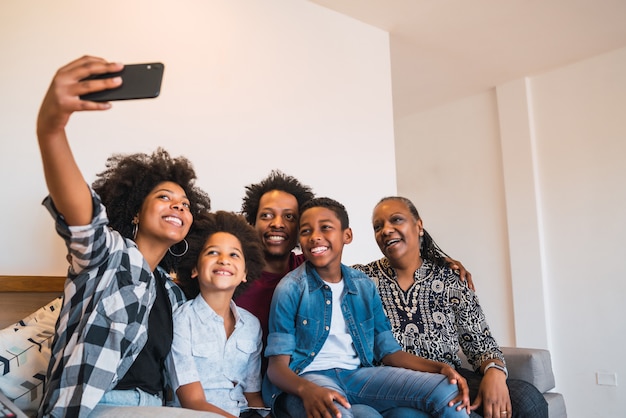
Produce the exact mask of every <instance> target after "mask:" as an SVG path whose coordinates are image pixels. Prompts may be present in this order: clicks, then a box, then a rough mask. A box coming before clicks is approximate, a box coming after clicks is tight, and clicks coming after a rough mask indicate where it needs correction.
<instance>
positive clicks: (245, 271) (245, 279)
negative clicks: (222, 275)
mask: <svg viewBox="0 0 626 418" xmlns="http://www.w3.org/2000/svg"><path fill="white" fill-rule="evenodd" d="M247 281H248V269H246V270H244V276H243V279H241V283H246V282H247Z"/></svg>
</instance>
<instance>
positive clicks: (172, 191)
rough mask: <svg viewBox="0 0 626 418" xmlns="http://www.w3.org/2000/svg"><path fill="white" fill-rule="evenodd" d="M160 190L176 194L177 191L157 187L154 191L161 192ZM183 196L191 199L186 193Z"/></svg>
mask: <svg viewBox="0 0 626 418" xmlns="http://www.w3.org/2000/svg"><path fill="white" fill-rule="evenodd" d="M159 192H167V193H170V194H176V192H174V190H170V189H156V190H155V191H154V193H159ZM183 198H185V199H187V200H189V198H188V197H187V194H186V193H183Z"/></svg>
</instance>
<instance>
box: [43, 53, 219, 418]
mask: <svg viewBox="0 0 626 418" xmlns="http://www.w3.org/2000/svg"><path fill="white" fill-rule="evenodd" d="M122 67H123V66H122V65H121V64H114V63H109V62H106V61H105V60H103V59H101V58H95V57H89V56H85V57H82V58H80V59H77V60H75V61H73V62H71V63H69V64H68V65H66V66H64V67H63V68H61V69H60V70H58V72H57V73H56V75H55V77H54V79H53V80H52V83H51V85H50V88H49V90H48V92H47V94H46V96H45V98H44V100H43V103H42V105H41V109H40V111H39V116H38V119H37V137H38V140H39V148H40V151H41V157H42V161H43V168H44V173H45V178H46V183H47V186H48V191H49V193H50V194H49V196H48V197H47V198H46V199H45V201H44V205H45V206H46V208H47V209H48V210H49V211H50V213H51V214H52V216H53V217H54V218H55V220H56V229H57V232H58V233H59V235H60V236H61V237H62V238H63V239H64V240H65V243H66V246H67V248H68V261H69V262H70V267H69V270H68V276H67V281H66V284H65V290H64V300H63V308H62V310H61V313H60V317H59V321H58V323H57V327H56V336H55V338H54V341H53V343H52V356H51V359H50V365H49V368H48V377H47V383H46V387H45V394H44V399H43V402H42V404H41V407H40V411H39V415H40V416H55V417H61V416H74V417H86V416H87V415H89V414H90V413H91V412H92V411H93V410H94V409H95V408H96V406H97V405H100V406H99V408H100V409H101V410H102V409H106V408H107V405H115V406H133V405H134V406H139V405H147V406H160V405H162V404H163V401H162V399H163V389H164V386H165V381H164V377H163V376H164V373H163V371H164V361H165V358H166V356H167V355H168V353H169V350H170V346H171V341H172V336H173V331H172V327H173V325H172V312H173V310H175V309H176V308H177V307H178V306H179V305H180V304H182V303H183V302H184V295H183V293H182V291H181V290H180V288H178V287H177V286H176V285H175V284H174V282H173V281H172V280H171V278H170V276H169V275H168V271H167V270H170V269H171V268H172V267H173V266H174V264H175V260H176V258H177V256H180V255H182V254H183V253H184V252H185V249H186V246H187V244H186V242H185V236H186V235H187V232H188V231H189V228H190V226H191V224H192V222H193V218H194V216H196V215H197V214H199V213H201V212H205V211H207V210H208V209H209V204H210V202H209V198H208V196H207V195H206V194H205V193H204V192H202V191H201V190H200V189H198V188H197V187H195V186H194V181H195V173H194V170H193V168H192V166H191V164H190V162H189V161H188V160H186V159H185V158H177V159H173V158H171V157H170V156H169V154H168V153H167V152H165V151H164V150H158V151H156V152H155V153H154V154H152V155H146V154H135V155H128V156H121V155H116V156H113V157H111V158H110V159H109V160H108V161H107V168H106V170H105V171H104V172H102V173H100V174H99V175H98V178H97V180H96V181H95V183H94V184H93V187H89V186H88V185H87V184H86V182H85V179H84V178H83V175H82V174H81V172H80V170H79V168H78V165H77V164H76V162H75V160H74V157H73V155H72V152H71V149H70V146H69V143H68V140H67V137H66V134H65V126H66V125H67V122H68V120H69V118H70V116H71V115H72V113H73V112H75V111H81V110H106V109H109V108H110V104H108V103H96V102H90V101H84V100H81V99H80V98H79V96H80V95H82V94H85V93H90V92H94V91H99V90H104V89H106V88H112V87H116V86H119V85H120V83H121V80H120V79H119V78H113V79H103V80H91V81H84V80H83V79H84V78H85V77H88V76H90V75H94V74H102V73H108V72H115V71H119V70H121V68H122ZM163 266H165V267H166V269H164V268H163ZM92 416H94V415H92Z"/></svg>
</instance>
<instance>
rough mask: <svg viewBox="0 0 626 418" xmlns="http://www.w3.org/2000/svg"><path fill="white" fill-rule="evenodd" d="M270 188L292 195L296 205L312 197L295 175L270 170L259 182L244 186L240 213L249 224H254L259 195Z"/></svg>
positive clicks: (307, 188) (270, 189) (261, 195)
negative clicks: (244, 193) (244, 191)
mask: <svg viewBox="0 0 626 418" xmlns="http://www.w3.org/2000/svg"><path fill="white" fill-rule="evenodd" d="M272 190H279V191H282V192H285V193H289V194H290V195H292V196H294V197H295V198H296V201H297V202H298V207H300V206H302V204H303V203H304V202H306V201H307V200H310V199H312V198H313V197H314V194H313V192H312V191H311V188H310V187H309V186H305V185H304V184H302V183H300V182H299V181H298V180H297V179H296V178H295V177H292V176H288V175H286V174H285V173H283V172H281V171H279V170H272V172H270V174H269V175H268V176H267V177H266V178H264V179H263V180H261V182H259V183H255V184H250V185H248V186H246V195H245V197H244V198H243V204H242V205H241V213H242V214H243V216H245V218H246V220H247V221H248V223H249V224H250V225H255V224H256V217H257V214H258V213H259V203H260V201H261V197H263V195H264V194H265V193H267V192H271V191H272Z"/></svg>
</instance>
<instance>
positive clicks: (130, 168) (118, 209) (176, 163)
mask: <svg viewBox="0 0 626 418" xmlns="http://www.w3.org/2000/svg"><path fill="white" fill-rule="evenodd" d="M165 181H171V182H173V183H176V184H178V185H179V186H180V187H181V188H182V189H183V190H184V191H185V194H186V195H187V198H188V199H189V203H190V211H191V214H192V215H193V217H194V218H195V217H196V216H197V215H198V214H200V213H202V212H206V211H208V210H209V209H210V208H211V200H210V199H209V196H208V195H207V194H206V193H205V192H204V191H203V190H202V189H200V188H198V187H196V186H195V181H196V173H195V171H194V169H193V166H192V164H191V162H190V161H189V160H188V159H187V158H185V157H178V158H172V157H170V154H169V153H168V152H167V151H165V150H164V149H162V148H158V149H157V150H156V151H155V152H153V153H152V155H149V154H144V153H137V154H129V155H123V154H114V155H112V156H111V157H109V158H108V159H107V162H106V168H105V170H104V171H102V172H101V173H99V174H98V175H97V178H96V180H95V181H94V183H93V186H92V187H93V189H94V191H95V192H96V193H97V194H98V195H99V196H100V199H101V200H102V204H103V205H104V206H105V207H106V210H107V216H108V218H109V226H110V227H111V228H113V229H115V230H116V231H118V232H119V233H120V234H122V236H124V237H126V238H129V239H134V237H133V223H132V221H133V218H134V217H135V216H136V215H137V213H138V212H139V210H140V209H141V205H142V204H143V202H144V200H145V199H146V196H148V194H149V193H150V192H151V191H152V190H153V189H154V188H155V187H156V186H157V185H158V184H159V183H162V182H165ZM176 262H177V257H175V256H173V255H172V254H170V253H169V252H167V253H166V254H165V256H164V257H163V259H162V260H161V262H160V263H159V265H160V266H162V267H163V268H165V270H167V271H172V270H173V269H174V266H175V264H176Z"/></svg>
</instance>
